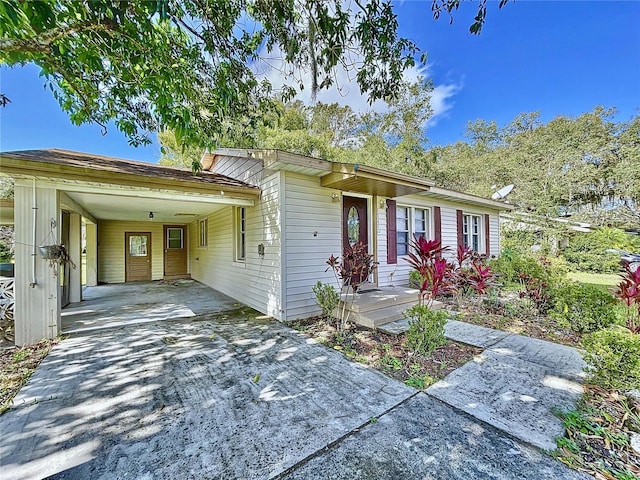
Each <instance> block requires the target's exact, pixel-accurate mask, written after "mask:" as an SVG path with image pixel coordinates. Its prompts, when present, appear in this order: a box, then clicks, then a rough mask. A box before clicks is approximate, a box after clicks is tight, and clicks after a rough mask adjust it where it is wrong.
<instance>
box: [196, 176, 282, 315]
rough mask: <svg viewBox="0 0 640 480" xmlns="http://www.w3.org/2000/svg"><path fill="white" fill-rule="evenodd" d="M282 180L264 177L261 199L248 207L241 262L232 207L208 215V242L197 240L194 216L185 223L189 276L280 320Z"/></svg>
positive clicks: (261, 185)
mask: <svg viewBox="0 0 640 480" xmlns="http://www.w3.org/2000/svg"><path fill="white" fill-rule="evenodd" d="M258 175H260V174H258ZM280 182H281V174H280V173H275V174H272V175H270V176H268V177H266V178H264V179H263V180H262V181H261V184H260V188H261V189H262V195H261V197H260V201H259V202H258V204H257V205H256V206H254V207H246V209H247V210H246V237H245V246H246V255H245V257H246V258H245V261H244V262H237V261H234V246H235V226H234V219H235V215H234V213H235V212H234V207H232V206H228V207H224V208H222V209H220V210H217V211H215V212H214V213H212V214H210V215H209V216H208V217H207V218H208V220H209V231H208V245H207V247H200V246H199V245H198V244H199V235H198V221H195V222H193V223H191V224H190V225H189V233H190V235H189V238H190V239H191V245H190V247H191V248H190V254H189V257H190V265H191V277H192V278H193V279H195V280H198V281H199V282H202V283H204V284H205V285H208V286H210V287H211V288H214V289H216V290H219V291H221V292H222V293H225V294H227V295H229V296H230V297H233V298H235V299H236V300H238V301H239V302H242V303H245V304H247V305H249V306H250V307H252V308H255V309H256V310H258V311H260V312H262V313H264V314H266V315H270V316H272V317H274V318H277V319H279V320H281V319H282V318H283V312H282V302H281V288H282V287H281V281H280V280H281V262H280V229H281V224H280V222H281V213H280V203H279V202H280V193H279V192H280ZM199 220H200V219H199ZM260 244H263V245H264V247H265V249H264V257H262V258H261V257H260V255H259V254H258V245H260Z"/></svg>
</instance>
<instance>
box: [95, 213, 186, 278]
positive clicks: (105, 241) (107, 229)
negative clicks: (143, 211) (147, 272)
mask: <svg viewBox="0 0 640 480" xmlns="http://www.w3.org/2000/svg"><path fill="white" fill-rule="evenodd" d="M162 225H163V224H162V223H159V222H144V223H140V222H118V221H111V220H103V221H100V222H99V224H98V281H99V282H105V283H122V282H124V281H125V263H124V262H125V250H124V248H125V245H124V234H125V232H151V278H152V280H162V278H163V277H164V233H163V230H162ZM188 241H189V239H188V238H187V242H188ZM186 244H187V245H188V243H186Z"/></svg>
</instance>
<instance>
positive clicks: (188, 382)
mask: <svg viewBox="0 0 640 480" xmlns="http://www.w3.org/2000/svg"><path fill="white" fill-rule="evenodd" d="M255 313H256V315H257V312H255ZM414 394H415V390H413V389H411V388H409V387H407V386H405V385H403V384H402V383H400V382H396V381H393V380H391V379H389V378H388V377H386V376H384V375H382V374H381V373H379V372H376V371H374V370H371V369H368V368H366V367H364V366H363V365H360V364H357V363H354V362H351V361H350V360H348V359H346V358H345V357H344V356H343V355H342V354H340V353H338V352H336V351H333V350H330V349H327V348H325V347H323V346H321V345H318V344H316V343H315V342H313V341H312V340H310V339H308V338H307V337H305V336H303V335H301V334H300V333H298V332H296V331H294V330H291V329H289V328H288V327H286V326H284V325H282V324H279V323H277V322H273V321H258V320H238V319H232V318H229V319H227V320H222V319H218V320H211V321H197V322H193V321H188V322H187V321H182V322H159V323H153V324H143V325H135V326H129V327H126V328H120V329H111V330H104V331H98V332H93V333H91V334H84V335H80V334H79V335H78V336H75V337H72V338H70V339H68V340H65V341H63V342H61V343H60V344H59V345H58V346H56V347H55V348H54V349H53V350H52V351H51V353H50V354H49V356H48V357H47V358H46V359H45V361H44V362H43V363H42V365H41V366H40V367H39V368H38V369H37V371H36V372H35V374H34V375H33V376H32V378H31V379H30V381H29V383H28V385H27V386H26V387H25V388H24V389H23V390H22V391H21V392H20V394H19V395H18V397H17V398H16V400H15V408H14V409H12V410H10V411H9V412H7V413H6V414H4V415H3V416H2V417H0V430H1V431H2V436H1V437H0V441H1V444H0V465H1V467H0V470H1V471H2V476H3V478H11V479H16V480H17V479H27V478H28V479H33V478H45V477H49V476H53V477H54V478H73V479H87V478H91V479H107V478H125V477H126V478H158V479H161V478H162V479H164V478H198V479H199V478H243V479H253V478H268V477H271V476H274V475H277V474H278V473H280V472H282V471H283V470H285V469H287V468H289V467H291V466H292V465H294V464H295V463H297V462H299V461H300V460H302V459H303V458H305V457H307V456H308V455H311V454H312V453H314V452H316V451H317V450H319V449H321V448H323V447H325V446H326V445H327V444H329V443H331V442H333V441H335V440H336V439H338V438H340V437H342V436H343V435H345V434H346V433H348V432H350V431H352V430H353V429H355V428H357V427H359V426H361V425H362V424H365V423H366V422H367V421H368V420H369V419H370V418H371V417H375V416H377V415H380V414H382V413H383V412H385V411H387V410H388V409H390V408H392V407H393V406H395V405H397V404H398V403H400V402H402V401H403V400H405V399H406V398H409V397H410V396H411V395H414Z"/></svg>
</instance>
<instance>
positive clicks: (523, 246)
mask: <svg viewBox="0 0 640 480" xmlns="http://www.w3.org/2000/svg"><path fill="white" fill-rule="evenodd" d="M543 244H544V245H545V246H546V247H548V245H547V244H546V241H545V240H544V239H542V238H540V235H539V234H538V233H537V232H532V231H529V230H516V229H511V228H504V227H503V228H501V229H500V247H501V248H502V250H503V251H504V252H514V253H516V254H518V255H522V256H527V255H531V254H532V250H531V247H532V246H534V245H543ZM547 250H548V248H545V249H544V251H543V252H542V253H544V254H547V253H548V251H547Z"/></svg>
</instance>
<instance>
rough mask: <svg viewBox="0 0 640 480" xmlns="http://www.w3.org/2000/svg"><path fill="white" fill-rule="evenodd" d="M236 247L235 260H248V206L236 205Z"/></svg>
mask: <svg viewBox="0 0 640 480" xmlns="http://www.w3.org/2000/svg"><path fill="white" fill-rule="evenodd" d="M234 229H235V232H234V233H235V239H234V240H235V248H234V260H235V261H236V262H246V260H247V208H246V207H235V212H234Z"/></svg>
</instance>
